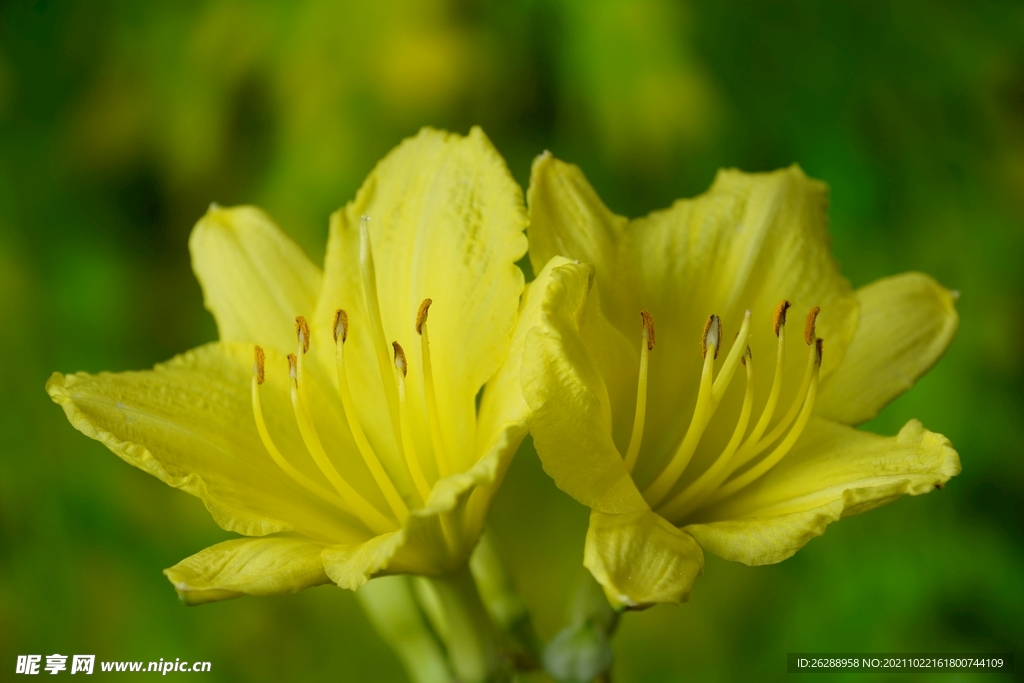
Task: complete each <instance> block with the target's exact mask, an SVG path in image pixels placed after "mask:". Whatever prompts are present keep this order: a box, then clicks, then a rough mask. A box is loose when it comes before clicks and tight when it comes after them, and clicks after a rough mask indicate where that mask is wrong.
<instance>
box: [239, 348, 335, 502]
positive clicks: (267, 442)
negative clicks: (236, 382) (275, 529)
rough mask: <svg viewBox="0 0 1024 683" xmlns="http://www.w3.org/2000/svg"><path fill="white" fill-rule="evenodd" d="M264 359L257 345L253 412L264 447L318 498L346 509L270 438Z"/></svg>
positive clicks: (293, 477)
mask: <svg viewBox="0 0 1024 683" xmlns="http://www.w3.org/2000/svg"><path fill="white" fill-rule="evenodd" d="M264 359H265V356H264V354H263V349H262V348H260V347H259V346H257V347H256V362H255V363H253V366H252V370H253V373H252V414H253V418H254V419H255V420H256V431H257V432H259V435H260V441H262V442H263V447H264V448H266V449H267V453H269V454H270V457H271V459H272V460H273V461H274V462H275V463H276V464H277V466H278V467H280V468H281V469H282V470H283V471H284V473H285V474H287V475H288V476H289V477H291V478H292V480H293V481H295V482H296V483H297V484H299V485H300V486H301V487H302V488H304V489H306V490H307V491H309V492H310V493H312V494H313V495H314V496H316V497H317V498H320V499H321V500H323V501H324V502H326V503H328V504H330V505H333V506H334V507H337V508H341V509H343V510H344V509H346V505H345V502H344V501H343V500H342V499H341V498H339V497H338V496H337V495H336V494H334V493H332V492H331V491H328V490H327V489H325V488H324V487H323V486H320V485H319V484H317V483H316V482H315V481H313V480H311V479H310V478H309V477H307V476H306V475H304V474H303V473H302V472H299V471H298V470H297V469H295V467H294V466H292V464H291V463H290V462H288V461H287V460H285V458H284V456H283V455H281V451H280V450H278V448H277V445H276V444H275V443H274V440H273V439H272V438H270V432H269V431H268V430H267V423H266V422H265V421H264V420H263V408H262V406H261V405H260V385H262V384H263V380H264Z"/></svg>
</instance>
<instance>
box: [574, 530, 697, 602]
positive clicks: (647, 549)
mask: <svg viewBox="0 0 1024 683" xmlns="http://www.w3.org/2000/svg"><path fill="white" fill-rule="evenodd" d="M583 564H584V566H585V567H586V568H587V569H589V570H590V573H591V574H593V575H594V578H595V579H597V582H598V583H600V584H601V585H602V586H603V587H604V591H605V595H607V596H608V600H609V601H610V602H611V603H612V605H613V606H616V607H628V608H631V609H643V608H644V607H650V606H651V605H654V604H656V603H659V602H671V603H678V602H686V601H687V600H689V599H690V589H691V588H693V582H694V580H696V578H697V577H698V576H700V575H701V574H702V573H703V572H704V554H703V553H702V552H701V550H700V546H698V545H697V542H696V541H695V540H694V539H693V537H692V536H690V535H689V534H687V533H684V532H682V531H680V530H679V529H677V528H675V527H674V526H672V525H671V524H669V523H668V522H666V521H665V520H664V519H662V518H661V517H660V516H658V515H657V514H655V513H654V512H651V511H649V510H647V511H639V512H630V513H625V514H617V515H616V514H612V515H609V514H605V513H602V512H598V511H597V510H593V511H591V513H590V528H589V529H588V530H587V543H586V548H585V550H584V559H583Z"/></svg>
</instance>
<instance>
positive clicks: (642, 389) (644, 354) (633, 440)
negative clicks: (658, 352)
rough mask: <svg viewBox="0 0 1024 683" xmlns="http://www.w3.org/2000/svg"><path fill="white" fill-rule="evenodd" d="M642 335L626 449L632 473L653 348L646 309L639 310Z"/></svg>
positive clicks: (640, 436) (651, 321)
mask: <svg viewBox="0 0 1024 683" xmlns="http://www.w3.org/2000/svg"><path fill="white" fill-rule="evenodd" d="M640 320H641V323H642V325H643V335H642V337H641V339H640V376H639V379H637V383H636V413H635V415H634V416H633V434H632V435H631V436H630V438H629V448H628V449H627V450H626V460H625V463H626V471H627V472H630V473H632V472H633V467H634V466H636V458H637V456H638V455H639V454H640V443H641V442H642V441H643V437H644V417H645V416H646V413H647V365H648V354H649V353H650V352H651V351H653V350H654V318H652V317H651V314H650V313H648V312H647V311H640Z"/></svg>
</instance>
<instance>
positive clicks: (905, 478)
mask: <svg viewBox="0 0 1024 683" xmlns="http://www.w3.org/2000/svg"><path fill="white" fill-rule="evenodd" d="M959 472H960V459H959V457H958V456H957V453H956V451H955V450H953V447H952V446H951V445H950V443H949V440H948V439H946V437H944V436H942V435H941V434H935V433H933V432H929V431H928V430H926V429H925V428H924V427H922V426H921V423H920V422H918V421H917V420H911V421H910V422H908V423H907V424H906V426H904V427H903V429H902V430H900V433H899V435H897V436H894V437H884V436H878V435H877V434H871V433H869V432H862V431H859V430H856V429H853V428H852V427H848V426H846V425H843V424H839V423H836V422H832V421H830V420H826V419H823V418H812V420H811V422H810V423H809V424H808V425H807V428H806V429H805V430H804V434H803V436H802V437H801V438H800V441H799V442H798V443H797V445H796V447H794V449H793V451H792V452H791V453H790V454H789V455H787V456H786V457H785V458H784V459H783V460H782V462H781V463H780V464H778V465H777V466H776V467H775V468H774V469H772V470H771V471H770V472H768V474H766V475H765V476H764V477H762V478H761V479H759V480H757V481H755V482H754V483H753V484H751V485H750V486H748V487H746V488H745V489H742V490H741V491H739V492H738V493H737V494H736V495H734V496H732V497H731V498H728V499H726V500H724V501H722V502H721V503H719V504H717V505H715V506H713V507H712V508H710V509H707V510H701V511H698V512H697V513H696V514H695V520H696V523H694V524H690V525H688V526H686V527H684V531H688V532H690V533H691V534H693V535H694V536H695V537H696V538H697V540H698V541H700V544H701V545H702V546H703V547H704V549H705V550H707V551H709V552H712V553H714V554H715V555H718V556H720V557H723V558H725V559H727V560H735V561H738V562H743V563H744V564H749V565H759V564H772V563H775V562H781V561H782V560H784V559H786V558H788V557H790V556H791V555H793V553H795V552H796V551H797V550H799V549H800V548H802V547H803V546H804V544H806V543H807V542H808V541H809V540H811V539H812V538H814V537H815V536H820V535H821V534H823V533H825V527H826V526H828V525H829V524H830V523H832V522H834V521H836V520H837V519H839V518H840V517H845V516H847V515H853V514H857V513H860V512H866V511H867V510H871V509H872V508H876V507H878V506H879V505H884V504H885V503H888V502H890V501H892V500H895V499H896V498H899V497H900V496H902V495H904V494H907V495H912V496H917V495H921V494H923V493H928V492H930V491H933V490H935V489H937V488H942V486H943V485H944V484H945V483H946V482H947V481H949V479H950V477H953V476H955V475H957V474H958V473H959Z"/></svg>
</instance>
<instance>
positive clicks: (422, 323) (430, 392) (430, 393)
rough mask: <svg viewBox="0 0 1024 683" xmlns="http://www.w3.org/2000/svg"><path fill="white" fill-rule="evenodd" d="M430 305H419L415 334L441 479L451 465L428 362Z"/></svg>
mask: <svg viewBox="0 0 1024 683" xmlns="http://www.w3.org/2000/svg"><path fill="white" fill-rule="evenodd" d="M431 303H433V301H432V300H431V299H424V300H423V303H421V304H420V309H419V312H418V313H417V314H416V332H417V333H418V334H419V335H420V355H421V356H422V358H423V393H424V396H425V398H426V400H427V423H428V424H429V426H430V440H431V442H432V444H433V446H434V458H435V459H436V460H437V473H438V476H440V477H441V478H442V479H443V478H444V477H447V476H449V475H451V474H452V463H451V458H450V456H449V453H448V450H447V449H446V448H445V447H444V435H443V434H442V433H441V420H440V418H439V417H438V413H437V398H436V395H435V391H434V370H433V365H432V364H431V361H430V340H429V337H428V336H427V312H428V311H429V310H430V304H431Z"/></svg>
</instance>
